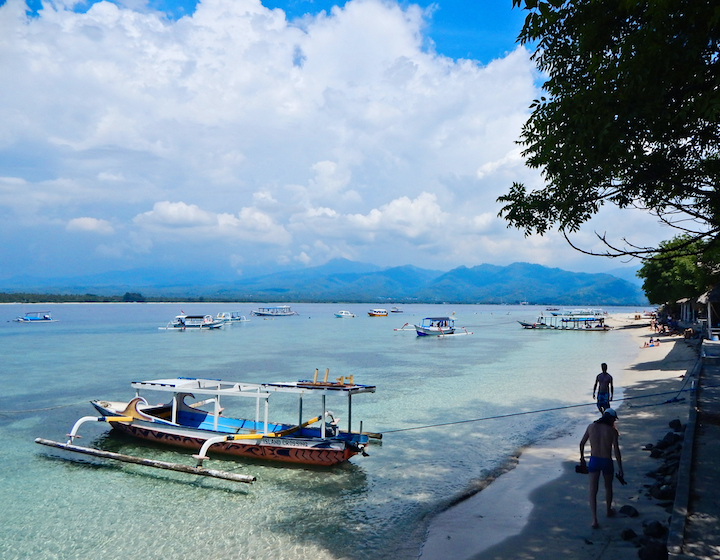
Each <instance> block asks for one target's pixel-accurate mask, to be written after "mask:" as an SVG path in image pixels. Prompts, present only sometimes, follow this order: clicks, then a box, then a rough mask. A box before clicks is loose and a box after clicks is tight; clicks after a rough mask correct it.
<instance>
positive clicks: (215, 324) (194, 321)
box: [158, 314, 225, 331]
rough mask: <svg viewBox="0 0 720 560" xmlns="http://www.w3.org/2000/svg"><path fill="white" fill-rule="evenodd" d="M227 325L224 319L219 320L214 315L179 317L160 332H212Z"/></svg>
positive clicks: (183, 315) (161, 328)
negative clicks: (211, 330)
mask: <svg viewBox="0 0 720 560" xmlns="http://www.w3.org/2000/svg"><path fill="white" fill-rule="evenodd" d="M224 324H225V321H224V320H223V319H218V318H215V317H213V316H212V315H185V314H182V315H177V316H176V317H175V319H173V320H172V321H170V322H169V323H168V324H167V325H166V326H164V327H158V328H159V329H160V330H167V331H173V330H178V331H184V330H210V329H219V328H220V327H222V326H223V325H224Z"/></svg>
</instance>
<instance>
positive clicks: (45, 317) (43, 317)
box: [13, 311, 57, 323]
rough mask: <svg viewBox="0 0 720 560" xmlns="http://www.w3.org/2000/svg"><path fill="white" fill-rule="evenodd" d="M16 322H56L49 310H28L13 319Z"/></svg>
mask: <svg viewBox="0 0 720 560" xmlns="http://www.w3.org/2000/svg"><path fill="white" fill-rule="evenodd" d="M13 321H15V322H16V323H56V322H57V320H56V319H53V318H52V315H51V314H50V312H49V311H28V312H27V313H25V315H23V316H22V317H16V318H15V319H13Z"/></svg>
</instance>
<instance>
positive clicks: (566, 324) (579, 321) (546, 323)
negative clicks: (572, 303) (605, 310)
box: [518, 315, 612, 332]
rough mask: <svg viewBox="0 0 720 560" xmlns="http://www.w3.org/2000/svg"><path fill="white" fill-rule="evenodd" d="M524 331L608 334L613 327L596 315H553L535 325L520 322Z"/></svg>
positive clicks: (541, 317)
mask: <svg viewBox="0 0 720 560" xmlns="http://www.w3.org/2000/svg"><path fill="white" fill-rule="evenodd" d="M518 323H520V325H521V326H522V328H524V329H549V330H558V331H583V332H606V331H609V330H612V327H611V326H609V325H607V324H605V317H604V316H600V317H598V316H596V315H552V316H550V317H543V316H540V317H538V318H537V320H536V321H535V322H534V323H528V322H525V321H518Z"/></svg>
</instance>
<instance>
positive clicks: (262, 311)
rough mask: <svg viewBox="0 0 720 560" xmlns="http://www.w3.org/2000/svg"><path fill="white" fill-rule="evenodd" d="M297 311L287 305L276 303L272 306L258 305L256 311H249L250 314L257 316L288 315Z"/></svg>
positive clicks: (295, 313)
mask: <svg viewBox="0 0 720 560" xmlns="http://www.w3.org/2000/svg"><path fill="white" fill-rule="evenodd" d="M297 314H298V312H297V311H293V310H292V309H290V306H289V305H276V306H274V307H260V308H258V309H257V310H256V311H251V312H250V315H256V316H258V317H290V316H291V315H297Z"/></svg>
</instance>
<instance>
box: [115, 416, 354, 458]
mask: <svg viewBox="0 0 720 560" xmlns="http://www.w3.org/2000/svg"><path fill="white" fill-rule="evenodd" d="M113 428H114V429H115V430H117V431H119V432H120V433H123V434H126V435H129V436H132V437H136V438H140V439H144V440H148V441H152V442H155V443H161V444H164V445H171V446H174V447H183V448H186V449H191V450H196V451H199V450H200V448H201V447H202V445H203V444H204V443H205V441H207V440H208V439H210V438H211V437H215V436H218V435H227V434H221V433H209V434H208V435H207V436H205V435H199V434H194V435H193V434H191V433H183V432H182V430H180V431H174V432H170V431H166V430H159V429H157V428H154V427H152V426H147V425H137V424H136V423H131V424H126V423H120V422H118V423H114V424H113ZM210 451H211V452H212V453H223V454H226V455H234V456H237V457H250V458H253V459H263V460H268V461H282V462H286V463H296V464H302V465H319V466H332V465H336V464H338V463H342V462H344V461H347V460H348V459H350V457H352V456H354V455H356V454H357V453H358V452H359V450H355V449H353V448H350V447H347V446H345V445H343V444H336V443H335V442H330V441H327V442H322V443H318V442H312V443H310V444H308V443H306V442H304V441H302V440H299V439H287V440H284V439H283V438H262V439H260V440H253V441H250V442H248V443H244V442H242V441H237V440H235V441H226V442H222V443H216V444H215V445H213V446H212V448H211V450H210Z"/></svg>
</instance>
